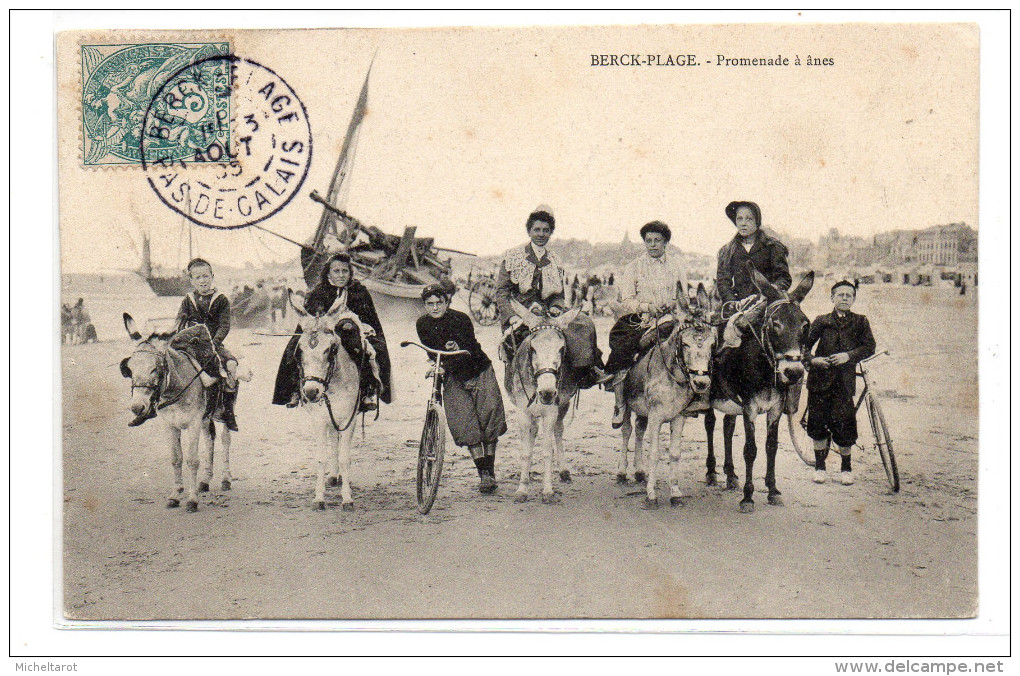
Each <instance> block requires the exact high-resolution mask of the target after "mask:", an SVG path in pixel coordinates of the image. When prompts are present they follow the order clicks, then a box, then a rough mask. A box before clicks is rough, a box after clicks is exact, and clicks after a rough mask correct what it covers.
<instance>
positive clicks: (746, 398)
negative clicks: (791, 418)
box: [705, 269, 815, 512]
mask: <svg viewBox="0 0 1020 676" xmlns="http://www.w3.org/2000/svg"><path fill="white" fill-rule="evenodd" d="M750 272H751V277H752V279H753V280H754V285H755V287H756V288H757V289H758V291H759V292H760V293H761V294H762V296H764V298H765V304H764V305H762V306H761V307H760V308H759V309H758V310H757V311H753V312H751V313H750V314H749V315H748V317H747V319H748V326H747V328H746V329H744V330H743V331H742V332H741V333H742V336H741V341H740V345H739V346H737V347H723V348H722V349H720V351H719V355H718V360H717V362H716V378H715V381H714V382H713V387H712V408H713V409H715V410H718V411H720V412H722V413H723V414H724V415H725V418H724V419H723V434H724V443H725V447H726V465H725V470H726V475H727V487H728V488H736V475H735V473H734V472H733V454H732V449H733V430H734V428H735V427H736V416H737V415H738V414H739V415H743V416H744V437H745V439H744V466H745V476H744V497H743V499H742V500H741V501H740V511H742V512H753V511H754V480H753V474H754V460H755V458H756V457H757V455H758V447H757V444H756V443H755V439H754V421H755V418H757V417H758V416H759V415H760V414H762V413H764V414H766V421H767V422H766V424H767V435H766V438H765V458H766V466H765V486H766V487H768V501H769V504H770V505H781V504H783V499H782V494H781V493H780V492H779V489H778V488H776V450H777V448H778V446H779V421H780V419H781V418H782V415H783V412H784V411H785V410H786V398H787V393H788V391H789V388H790V386H791V385H793V384H796V383H798V382H799V381H800V380H801V379H802V378H803V377H804V364H803V362H802V359H803V355H804V354H805V352H806V351H807V345H806V343H807V337H808V327H809V322H808V318H807V316H806V315H805V314H804V312H803V310H801V309H800V303H801V301H803V300H804V297H805V296H807V294H808V292H809V291H811V287H812V285H813V284H814V281H815V273H814V272H813V271H811V272H808V273H807V274H806V275H804V276H803V277H802V278H801V280H800V282H798V283H797V286H796V288H794V290H793V291H791V292H790V293H789V294H787V293H786V292H784V291H781V290H779V289H778V288H776V287H775V286H773V285H772V284H771V283H770V282H769V281H768V280H767V279H765V277H764V276H763V275H762V274H761V273H759V272H758V271H757V270H754V269H751V270H750ZM714 429H715V415H714V413H713V412H712V411H709V412H708V414H707V415H706V416H705V431H706V432H707V433H708V444H709V446H708V448H709V459H708V478H709V483H714V481H713V480H714V478H715V457H714V455H713V453H712V433H713V430H714Z"/></svg>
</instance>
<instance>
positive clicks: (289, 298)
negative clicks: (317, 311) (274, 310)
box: [287, 287, 308, 317]
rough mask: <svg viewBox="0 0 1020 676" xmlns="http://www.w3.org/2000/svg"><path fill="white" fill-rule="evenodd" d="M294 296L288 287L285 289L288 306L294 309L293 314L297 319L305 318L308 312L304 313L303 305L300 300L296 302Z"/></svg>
mask: <svg viewBox="0 0 1020 676" xmlns="http://www.w3.org/2000/svg"><path fill="white" fill-rule="evenodd" d="M296 295H297V294H295V293H294V291H293V290H292V289H291V288H290V287H287V301H288V302H289V303H290V306H291V307H292V308H294V312H296V313H297V314H298V317H307V316H308V312H306V311H305V303H304V301H302V300H296V299H295V296H296Z"/></svg>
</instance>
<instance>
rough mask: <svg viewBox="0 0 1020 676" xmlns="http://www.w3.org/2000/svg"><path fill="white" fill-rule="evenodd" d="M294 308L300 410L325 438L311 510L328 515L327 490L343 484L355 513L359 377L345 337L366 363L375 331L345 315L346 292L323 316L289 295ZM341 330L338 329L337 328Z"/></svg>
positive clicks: (345, 504) (342, 491)
mask: <svg viewBox="0 0 1020 676" xmlns="http://www.w3.org/2000/svg"><path fill="white" fill-rule="evenodd" d="M287 293H288V297H289V299H290V304H291V307H293V308H294V311H295V312H296V313H297V315H298V326H299V328H300V329H301V338H300V339H299V340H298V348H299V349H300V352H301V359H300V364H301V386H300V387H301V406H302V408H304V409H305V410H306V411H307V412H308V414H309V416H310V417H311V419H312V421H313V426H314V427H317V428H318V429H319V430H320V431H321V432H322V437H323V443H322V449H321V451H320V452H319V473H318V476H317V477H316V480H315V498H314V499H313V501H312V506H313V507H314V508H315V509H318V510H324V509H326V485H327V484H328V485H329V486H336V485H337V484H338V483H339V484H340V497H341V501H342V504H341V508H342V509H343V510H344V511H345V512H346V511H351V510H353V509H354V498H353V497H352V495H351V444H352V442H353V439H354V428H355V425H354V417H355V416H356V415H357V413H358V403H359V402H360V400H361V392H360V387H361V377H360V370H359V368H358V363H357V362H356V361H355V359H354V357H352V356H351V355H350V354H349V353H348V350H347V349H346V348H345V347H344V344H343V343H342V334H345V333H346V334H349V338H350V340H352V341H354V345H356V346H358V349H360V351H361V355H362V358H363V359H368V358H369V357H368V350H369V349H370V347H369V345H368V342H367V341H366V340H365V335H366V333H367V332H369V331H371V327H368V326H365V325H364V324H362V323H361V321H360V320H359V319H358V317H357V315H355V314H354V313H353V312H351V311H350V310H348V309H347V292H346V291H344V292H343V294H341V296H340V298H338V299H337V300H336V302H335V303H333V307H331V308H330V309H329V310H328V311H327V312H326V313H325V314H324V315H321V316H318V317H317V316H314V315H311V314H309V313H308V312H306V311H305V308H304V303H303V302H302V301H301V300H300V298H297V297H295V294H294V293H293V291H291V290H290V289H288V290H287ZM338 325H339V326H338Z"/></svg>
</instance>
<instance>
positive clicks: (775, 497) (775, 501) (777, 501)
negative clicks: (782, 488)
mask: <svg viewBox="0 0 1020 676" xmlns="http://www.w3.org/2000/svg"><path fill="white" fill-rule="evenodd" d="M769 504H770V505H775V506H776V507H782V506H783V496H782V495H780V494H779V493H774V494H772V495H770V496H769Z"/></svg>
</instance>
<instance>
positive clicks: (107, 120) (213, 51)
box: [81, 42, 230, 166]
mask: <svg viewBox="0 0 1020 676" xmlns="http://www.w3.org/2000/svg"><path fill="white" fill-rule="evenodd" d="M229 52H230V44H229V43H227V42H206V43H154V44H120V45H82V46H81V69H82V91H81V125H82V155H81V156H82V159H83V161H84V163H85V166H109V165H139V166H141V165H142V164H143V158H142V147H143V143H142V141H143V138H142V135H143V128H144V126H145V117H146V113H147V112H148V111H150V107H153V108H159V109H160V110H159V111H158V114H159V115H162V116H168V117H169V118H172V119H174V120H175V121H176V122H177V123H178V124H176V125H175V126H174V127H173V128H174V131H175V133H174V134H165V135H164V136H165V137H162V138H153V139H146V140H145V141H146V142H145V144H144V147H145V151H146V153H156V154H158V155H159V158H160V159H163V160H175V159H182V160H183V159H189V158H191V157H193V156H194V155H195V153H196V152H200V151H201V150H202V148H204V147H206V146H208V143H201V141H202V140H207V139H208V137H209V136H210V135H212V136H214V137H215V139H216V141H217V142H218V143H219V144H220V146H221V147H222V148H230V125H229V124H226V123H225V121H228V120H229V119H230V96H229V90H227V91H224V88H223V87H222V86H221V85H223V83H224V82H227V81H228V80H227V77H226V76H227V74H226V73H225V72H223V71H224V68H225V66H224V64H225V62H224V60H222V59H219V58H216V57H219V56H223V55H226V54H228V53H229ZM195 65H198V67H197V68H191V67H192V66H195ZM184 69H189V70H188V73H189V77H190V78H191V79H192V82H191V84H190V86H189V87H188V88H187V93H188V96H187V97H186V99H185V98H182V97H169V98H170V99H172V100H166V101H164V100H162V98H165V97H166V93H165V92H163V93H162V94H161V89H163V87H164V85H165V84H166V82H167V81H168V80H169V79H170V78H171V77H173V76H174V75H175V74H176V73H179V72H181V71H182V70H184ZM157 98H160V100H156V99H157ZM200 143H201V145H199V144H200ZM147 159H148V160H149V161H152V160H153V159H154V158H151V157H150V158H147Z"/></svg>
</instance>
